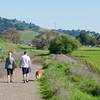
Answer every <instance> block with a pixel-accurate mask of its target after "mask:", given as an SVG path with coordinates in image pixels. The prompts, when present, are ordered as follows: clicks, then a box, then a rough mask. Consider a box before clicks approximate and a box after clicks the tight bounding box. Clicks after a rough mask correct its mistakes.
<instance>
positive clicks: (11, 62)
mask: <svg viewBox="0 0 100 100" xmlns="http://www.w3.org/2000/svg"><path fill="white" fill-rule="evenodd" d="M14 68H15V59H14V57H12V52H11V51H10V52H8V57H7V58H6V61H5V69H6V70H7V82H8V83H10V82H12V81H13V80H12V79H13V70H14Z"/></svg>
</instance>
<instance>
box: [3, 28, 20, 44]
mask: <svg viewBox="0 0 100 100" xmlns="http://www.w3.org/2000/svg"><path fill="white" fill-rule="evenodd" d="M3 36H4V37H5V38H6V39H8V40H10V41H11V42H13V43H19V42H20V37H21V35H20V33H19V32H18V31H17V30H16V28H9V29H8V30H7V31H6V32H5V33H3Z"/></svg>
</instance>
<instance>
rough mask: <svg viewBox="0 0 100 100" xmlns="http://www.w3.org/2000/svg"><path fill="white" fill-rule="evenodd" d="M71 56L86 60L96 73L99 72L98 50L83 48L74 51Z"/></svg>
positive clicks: (99, 49)
mask: <svg viewBox="0 0 100 100" xmlns="http://www.w3.org/2000/svg"><path fill="white" fill-rule="evenodd" d="M72 56H75V57H77V58H79V59H81V60H86V61H87V62H88V63H89V64H91V65H92V67H94V69H96V71H98V72H100V48H88V47H83V48H80V49H79V50H77V51H74V52H73V53H72Z"/></svg>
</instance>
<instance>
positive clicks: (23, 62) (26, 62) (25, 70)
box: [20, 51, 31, 83]
mask: <svg viewBox="0 0 100 100" xmlns="http://www.w3.org/2000/svg"><path fill="white" fill-rule="evenodd" d="M20 66H21V68H22V74H23V82H24V83H25V82H28V81H29V79H28V78H29V70H30V67H31V60H30V57H29V56H28V55H27V52H26V51H25V52H24V55H22V56H21V59H20Z"/></svg>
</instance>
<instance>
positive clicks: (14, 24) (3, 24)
mask: <svg viewBox="0 0 100 100" xmlns="http://www.w3.org/2000/svg"><path fill="white" fill-rule="evenodd" d="M9 28H16V29H17V30H18V31H23V30H32V31H36V32H37V31H38V30H39V29H40V27H39V26H37V25H35V24H32V23H26V22H25V21H19V20H17V19H6V18H2V17H0V32H5V31H6V30H8V29H9Z"/></svg>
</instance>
